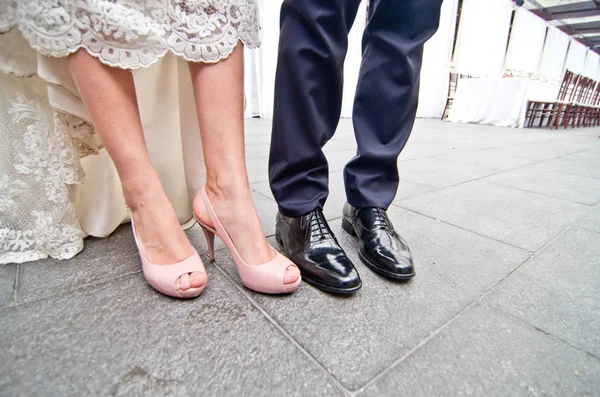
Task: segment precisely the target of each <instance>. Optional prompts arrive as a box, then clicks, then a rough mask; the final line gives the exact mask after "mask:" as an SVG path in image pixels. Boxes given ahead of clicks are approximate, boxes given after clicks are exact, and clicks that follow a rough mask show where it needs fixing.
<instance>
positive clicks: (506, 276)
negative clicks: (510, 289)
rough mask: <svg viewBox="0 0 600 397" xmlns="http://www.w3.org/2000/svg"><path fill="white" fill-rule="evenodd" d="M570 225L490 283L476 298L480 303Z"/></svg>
mask: <svg viewBox="0 0 600 397" xmlns="http://www.w3.org/2000/svg"><path fill="white" fill-rule="evenodd" d="M571 227H572V224H571V225H569V226H567V227H565V228H564V229H563V230H562V231H561V232H560V233H558V234H557V235H556V236H554V237H553V238H551V239H550V240H549V241H548V242H546V243H545V244H544V245H543V246H542V247H540V248H539V249H538V250H537V251H535V252H532V253H531V255H529V257H528V258H526V259H524V260H523V261H522V262H521V263H519V265H517V267H515V268H514V269H513V270H511V271H510V272H508V274H506V275H505V276H504V277H502V279H500V280H498V282H496V283H495V284H494V285H492V286H491V287H490V288H488V289H487V290H486V291H484V292H483V293H482V294H481V295H480V296H479V298H478V300H479V301H480V302H481V303H485V301H484V299H485V298H486V297H487V296H488V295H489V294H490V293H491V292H492V291H493V290H494V289H496V288H497V287H498V286H499V285H500V284H502V283H503V282H504V280H506V279H508V278H509V277H510V276H511V275H512V274H513V273H515V272H517V271H518V270H519V269H520V268H521V267H522V266H523V265H525V264H526V263H527V262H529V261H530V260H531V259H532V258H535V257H536V256H537V255H538V254H539V253H541V252H542V251H543V250H544V249H546V247H548V246H549V245H550V244H552V243H553V242H554V241H556V240H557V239H558V238H559V237H561V236H562V235H563V234H565V233H566V232H567V230H569V229H570V228H571Z"/></svg>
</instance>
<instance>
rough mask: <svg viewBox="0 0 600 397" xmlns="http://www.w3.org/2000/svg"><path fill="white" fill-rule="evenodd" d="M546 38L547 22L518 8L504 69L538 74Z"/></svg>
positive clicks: (518, 72)
mask: <svg viewBox="0 0 600 397" xmlns="http://www.w3.org/2000/svg"><path fill="white" fill-rule="evenodd" d="M545 38H546V22H545V21H544V20H543V19H541V18H539V17H537V16H535V15H534V14H533V13H531V12H530V11H527V10H526V9H524V8H522V7H519V8H517V9H516V11H515V19H514V20H513V25H512V30H511V33H510V41H509V43H508V52H507V53H506V62H505V64H504V68H505V69H506V70H508V71H513V72H517V74H534V73H536V72H537V70H538V65H539V63H540V58H541V56H542V50H543V49H544V39H545Z"/></svg>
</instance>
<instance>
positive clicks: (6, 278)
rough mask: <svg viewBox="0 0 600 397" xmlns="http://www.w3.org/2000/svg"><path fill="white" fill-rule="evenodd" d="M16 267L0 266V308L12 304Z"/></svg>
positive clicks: (14, 265) (11, 265)
mask: <svg viewBox="0 0 600 397" xmlns="http://www.w3.org/2000/svg"><path fill="white" fill-rule="evenodd" d="M16 278H17V265H16V264H8V265H0V308H2V307H6V306H9V305H12V304H13V298H14V294H15V281H16Z"/></svg>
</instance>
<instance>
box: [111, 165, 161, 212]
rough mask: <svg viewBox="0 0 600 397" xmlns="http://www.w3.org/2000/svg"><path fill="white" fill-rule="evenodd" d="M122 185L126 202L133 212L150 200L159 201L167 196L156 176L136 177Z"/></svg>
mask: <svg viewBox="0 0 600 397" xmlns="http://www.w3.org/2000/svg"><path fill="white" fill-rule="evenodd" d="M121 183H122V186H123V196H124V197H125V202H126V203H127V205H128V206H129V208H130V209H131V210H133V211H135V210H137V209H139V207H140V206H141V205H143V204H144V203H145V202H147V201H148V200H157V199H160V198H162V197H163V196H165V193H164V190H163V187H162V183H161V182H160V178H158V176H155V175H151V174H150V175H140V176H135V177H133V178H129V179H127V180H123V181H121Z"/></svg>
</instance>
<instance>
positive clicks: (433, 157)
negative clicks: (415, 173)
mask: <svg viewBox="0 0 600 397" xmlns="http://www.w3.org/2000/svg"><path fill="white" fill-rule="evenodd" d="M531 143H535V142H531ZM515 146H516V145H515ZM492 149H494V148H492ZM484 150H488V149H479V150H474V151H473V152H476V151H484ZM586 150H593V149H583V150H578V151H576V152H571V153H567V154H562V155H560V156H556V157H549V158H547V159H542V160H540V161H535V162H533V163H528V164H523V165H520V166H518V167H514V168H510V169H505V170H500V169H497V168H493V167H491V168H489V169H490V170H497V171H498V172H496V173H494V174H490V175H486V176H482V177H479V178H475V179H470V180H468V181H464V182H460V183H456V184H454V185H450V186H444V187H442V188H439V189H446V188H449V187H452V186H458V185H462V184H463V183H467V182H472V181H477V180H480V179H484V178H489V177H491V176H496V175H498V174H502V173H504V172H510V171H514V170H518V169H519V168H524V167H530V166H532V165H538V164H541V163H544V162H546V161H551V160H556V159H560V158H562V157H566V156H570V155H572V154H577V153H581V152H585V151H586ZM463 153H467V152H463ZM445 155H446V154H438V155H435V156H431V157H423V159H424V158H430V159H434V160H440V161H445V162H448V163H453V164H460V165H469V164H468V163H460V162H458V161H452V160H446V159H441V158H439V156H445ZM411 160H417V159H411ZM411 160H405V161H411ZM523 160H526V159H523ZM481 168H488V167H481ZM555 172H556V173H559V174H564V175H575V176H583V175H577V174H573V173H568V172H560V171H558V172H557V171H555ZM586 178H591V179H600V178H594V177H591V176H588V177H586ZM407 180H408V179H407ZM411 182H414V181H411ZM414 183H419V182H414Z"/></svg>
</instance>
